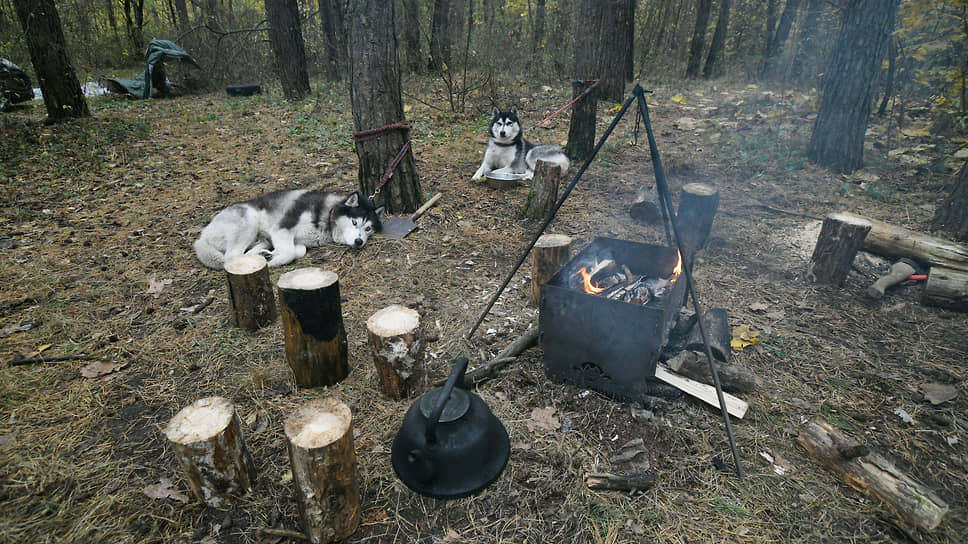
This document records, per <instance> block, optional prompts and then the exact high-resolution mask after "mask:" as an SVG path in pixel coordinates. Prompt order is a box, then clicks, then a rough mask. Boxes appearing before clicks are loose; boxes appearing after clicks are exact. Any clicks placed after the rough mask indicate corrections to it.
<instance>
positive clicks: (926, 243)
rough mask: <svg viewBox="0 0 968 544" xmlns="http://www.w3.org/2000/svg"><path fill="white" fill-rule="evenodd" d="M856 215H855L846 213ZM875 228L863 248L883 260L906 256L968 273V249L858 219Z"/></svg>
mask: <svg viewBox="0 0 968 544" xmlns="http://www.w3.org/2000/svg"><path fill="white" fill-rule="evenodd" d="M845 215H854V214H845ZM855 217H858V218H861V219H863V220H865V221H868V222H870V224H871V225H872V227H871V231H870V232H869V233H868V234H867V238H865V239H864V249H865V250H867V251H870V252H871V253H876V254H878V255H881V256H883V257H889V258H897V257H907V258H908V259H913V260H915V261H918V262H920V263H924V264H927V265H930V266H943V267H946V268H954V269H956V270H964V271H968V247H966V246H964V245H961V244H957V243H955V242H951V241H949V240H945V239H944V238H938V237H937V236H929V235H927V234H922V233H920V232H915V231H913V230H908V229H905V228H901V227H898V226H895V225H891V224H889V223H885V222H883V221H878V220H876V219H870V218H867V217H862V216H859V215H857V216H855Z"/></svg>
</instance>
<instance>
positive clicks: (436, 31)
mask: <svg viewBox="0 0 968 544" xmlns="http://www.w3.org/2000/svg"><path fill="white" fill-rule="evenodd" d="M452 9H454V6H453V2H452V0H434V3H433V10H434V13H433V17H432V19H431V22H430V69H431V70H433V71H435V72H441V71H443V69H444V66H446V65H449V64H450V52H451V47H452V45H453V43H454V38H453V35H452V31H453V29H451V28H450V24H449V23H450V19H451V17H450V12H451V10H452Z"/></svg>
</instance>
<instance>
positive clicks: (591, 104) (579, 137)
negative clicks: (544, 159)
mask: <svg viewBox="0 0 968 544" xmlns="http://www.w3.org/2000/svg"><path fill="white" fill-rule="evenodd" d="M579 73H580V72H579ZM589 85H590V83H585V82H583V81H575V82H573V83H572V84H571V88H572V96H574V97H577V96H578V95H580V94H581V93H582V92H583V91H584V90H585V89H586V88H588V86H589ZM597 119H598V99H597V98H595V93H594V92H591V93H588V94H586V95H585V97H584V98H582V99H581V100H579V101H578V102H575V104H574V105H573V106H572V107H571V122H570V123H569V124H568V143H567V144H566V145H565V154H566V155H568V157H569V158H571V160H573V161H576V162H581V161H584V160H585V158H586V157H588V156H589V155H591V153H592V150H593V149H594V148H595V123H596V121H597Z"/></svg>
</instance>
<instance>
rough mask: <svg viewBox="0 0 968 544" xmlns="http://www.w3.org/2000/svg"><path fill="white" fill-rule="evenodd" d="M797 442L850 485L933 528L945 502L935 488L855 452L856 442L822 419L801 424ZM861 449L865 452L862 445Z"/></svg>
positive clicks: (945, 508) (877, 458)
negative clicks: (930, 487)
mask: <svg viewBox="0 0 968 544" xmlns="http://www.w3.org/2000/svg"><path fill="white" fill-rule="evenodd" d="M797 442H799V443H800V445H801V446H803V448H804V449H805V450H807V455H809V456H810V458H811V459H813V460H814V461H815V462H816V463H817V464H819V465H820V466H822V467H824V468H825V469H827V470H829V471H830V472H832V473H833V474H834V475H835V476H837V477H838V478H840V479H841V480H843V481H844V482H846V483H847V485H849V486H850V487H853V488H854V489H856V490H858V491H860V492H862V493H864V494H866V495H868V496H871V497H874V498H876V499H878V500H881V501H883V502H884V504H886V505H887V507H888V508H890V509H891V510H892V511H894V512H895V513H896V514H898V515H900V516H901V518H903V519H904V520H906V521H908V522H909V523H913V524H915V525H917V526H918V527H922V528H924V529H928V530H931V529H934V528H935V527H937V526H938V524H939V523H941V519H942V518H943V517H944V515H945V514H946V513H947V512H948V505H947V504H946V503H945V502H944V501H943V500H941V499H940V498H938V497H937V496H936V495H935V494H934V492H932V491H931V490H930V489H928V488H926V487H924V486H923V485H921V484H920V483H918V482H916V481H914V480H913V479H911V478H910V477H908V476H907V475H906V474H904V473H903V472H901V471H900V470H899V469H898V468H897V467H896V466H894V463H891V462H890V461H888V460H887V459H885V458H884V457H882V456H881V455H879V454H877V453H874V452H865V453H863V454H862V455H859V456H855V455H853V454H848V452H850V451H852V450H857V449H858V448H856V446H857V445H858V444H857V443H856V442H853V441H851V440H849V439H848V438H847V436H845V435H844V434H843V433H841V432H840V431H838V430H837V429H835V428H833V427H832V426H831V425H829V424H828V423H826V422H825V421H821V420H811V421H809V422H807V423H806V424H805V425H804V426H803V427H801V428H800V436H799V437H798V438H797ZM861 451H862V452H864V450H863V448H861Z"/></svg>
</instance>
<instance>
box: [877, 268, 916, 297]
mask: <svg viewBox="0 0 968 544" xmlns="http://www.w3.org/2000/svg"><path fill="white" fill-rule="evenodd" d="M914 272H915V270H914V267H913V266H911V265H909V264H907V263H902V262H897V263H894V264H893V265H892V266H891V271H890V272H889V273H887V274H885V275H883V276H881V277H880V278H878V280H877V281H875V282H874V284H873V285H871V286H870V287H868V288H867V294H868V296H870V297H871V298H880V297H882V296H884V291H885V290H887V288H888V287H891V286H892V285H897V284H898V283H901V282H902V281H904V280H906V279H908V276H910V275H912V274H914Z"/></svg>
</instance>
